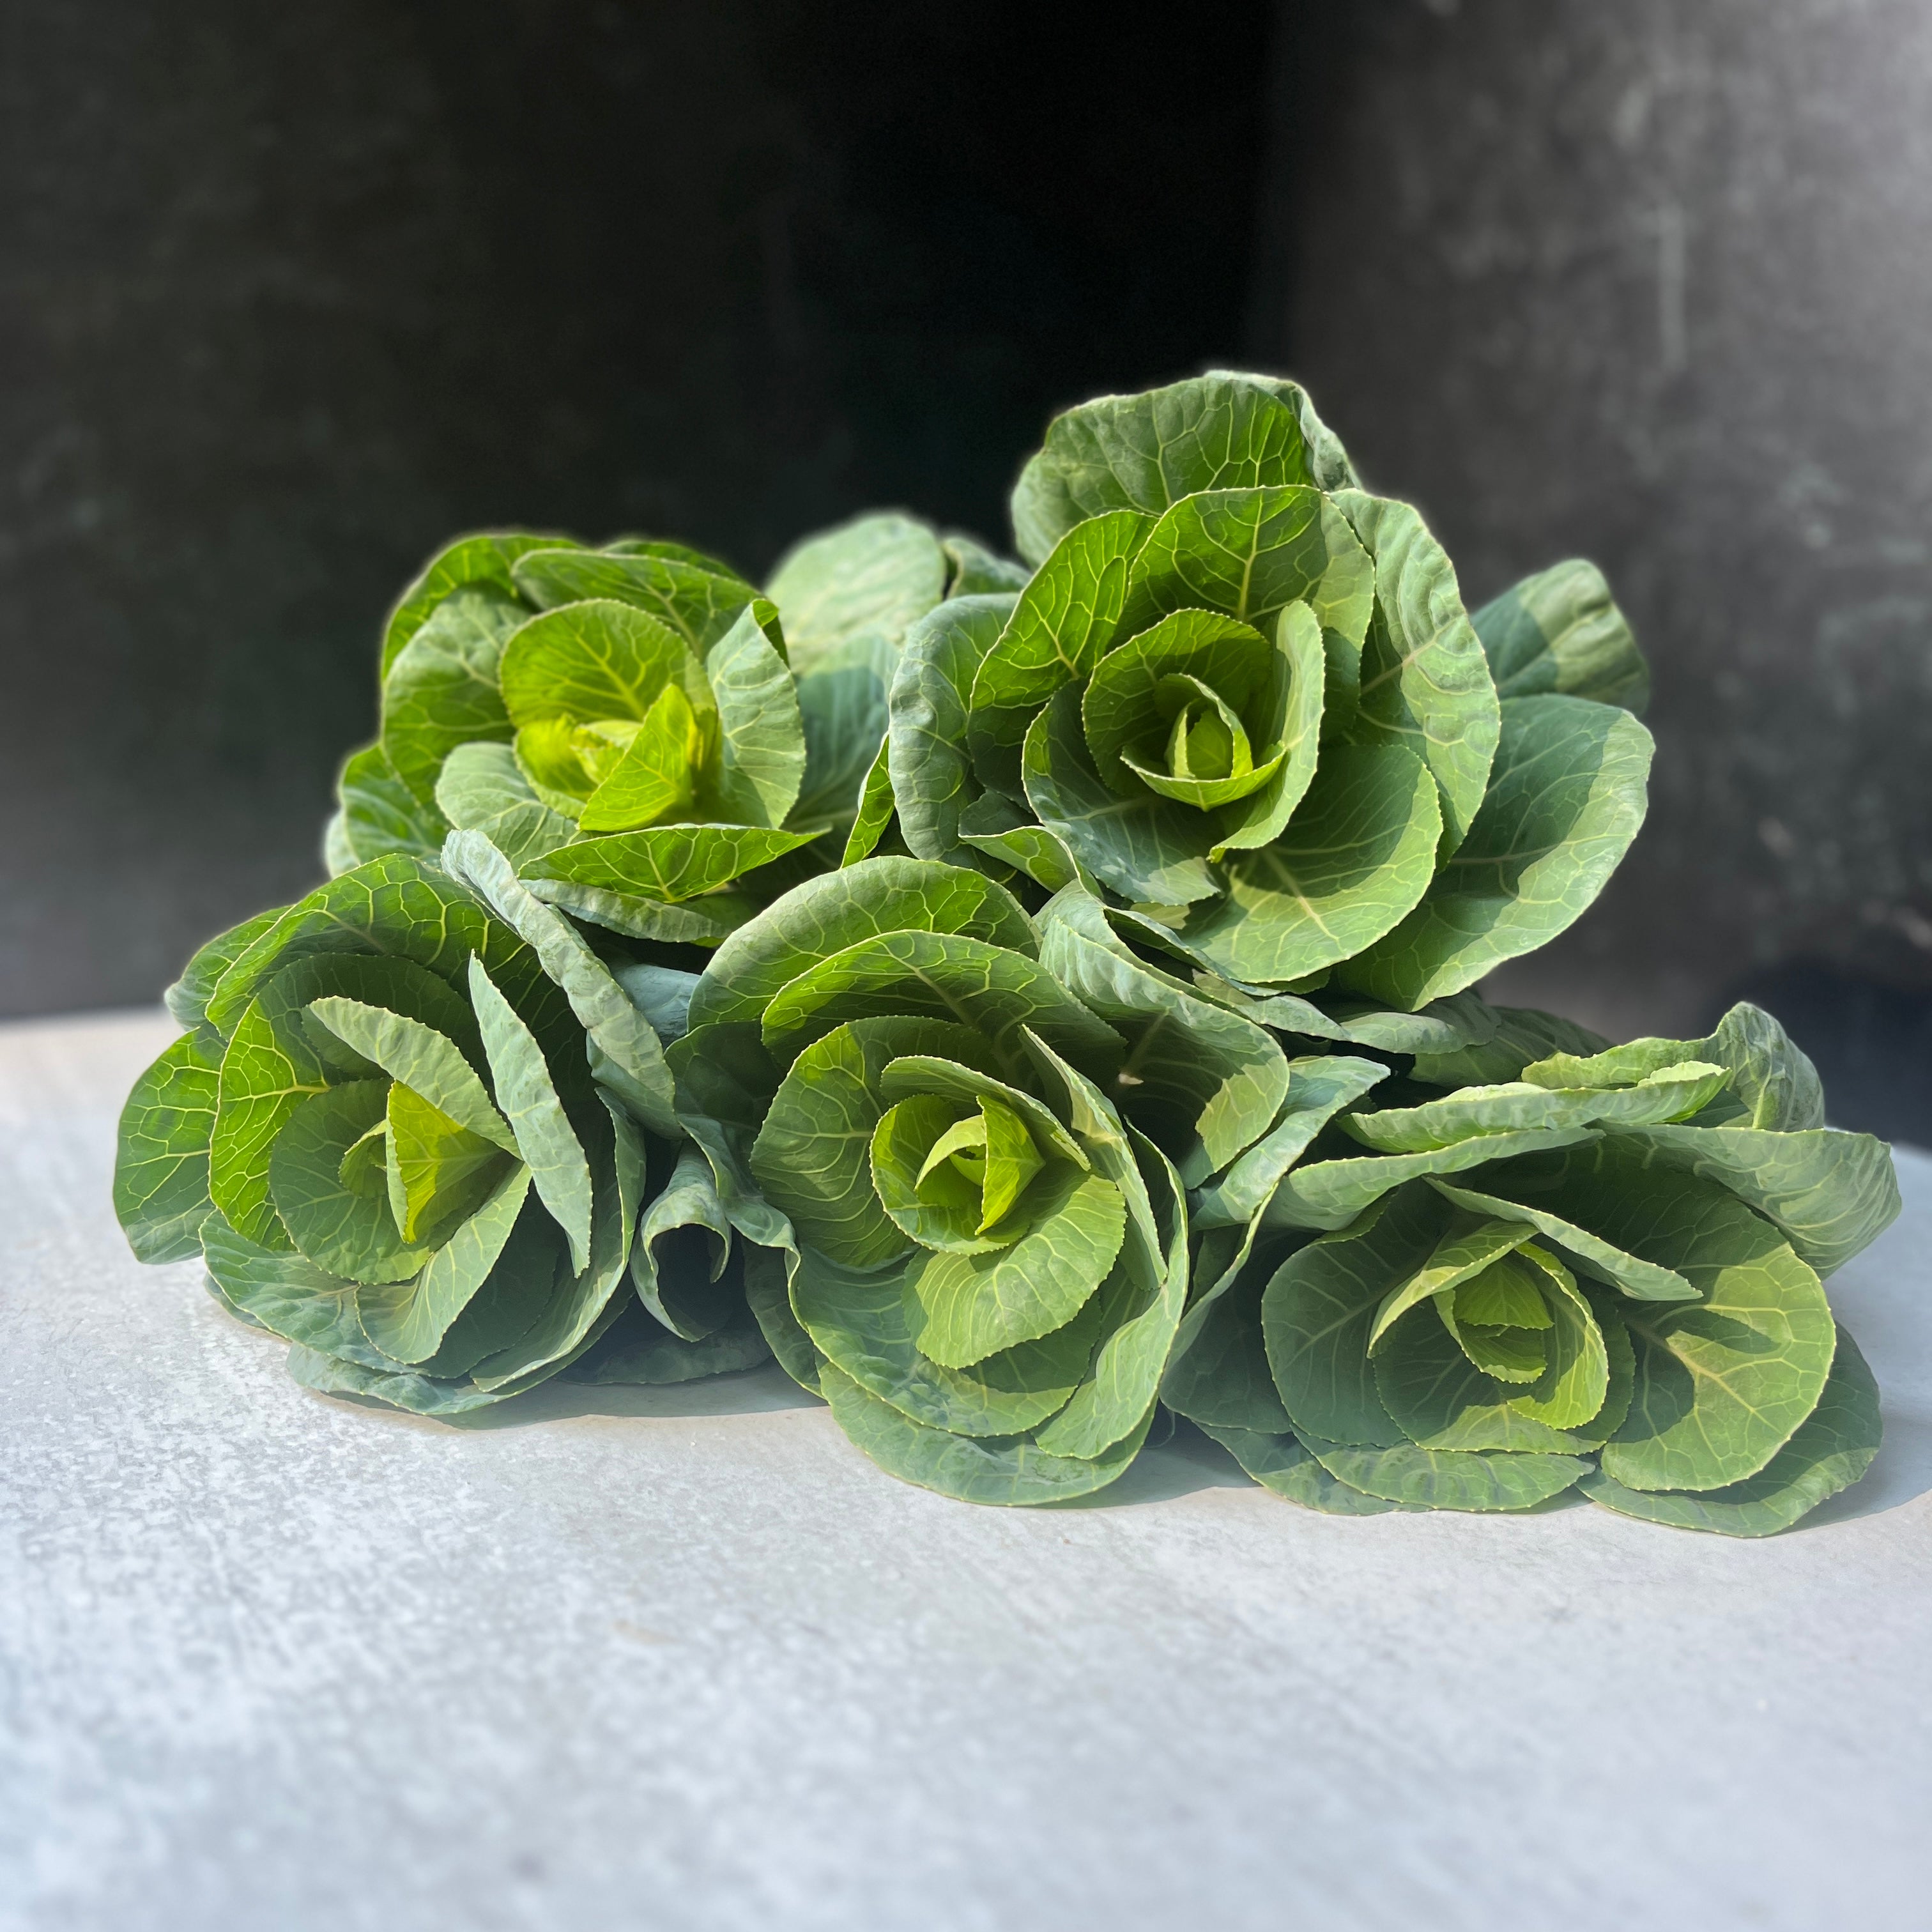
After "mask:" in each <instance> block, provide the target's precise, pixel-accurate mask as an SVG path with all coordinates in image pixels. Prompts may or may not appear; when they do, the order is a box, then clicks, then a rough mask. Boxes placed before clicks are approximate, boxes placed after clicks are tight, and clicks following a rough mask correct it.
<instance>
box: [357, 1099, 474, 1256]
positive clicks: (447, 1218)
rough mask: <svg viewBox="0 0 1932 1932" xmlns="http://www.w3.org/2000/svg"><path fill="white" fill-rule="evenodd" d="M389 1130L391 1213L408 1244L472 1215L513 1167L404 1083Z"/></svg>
mask: <svg viewBox="0 0 1932 1932" xmlns="http://www.w3.org/2000/svg"><path fill="white" fill-rule="evenodd" d="M384 1126H385V1127H386V1130H387V1132H386V1144H387V1145H386V1155H387V1160H386V1175H385V1178H386V1181H387V1184H388V1188H389V1208H390V1211H391V1212H392V1214H394V1215H395V1218H396V1226H397V1228H398V1229H399V1230H400V1232H401V1235H402V1237H403V1238H404V1241H416V1240H419V1239H422V1238H428V1236H429V1235H431V1234H432V1233H433V1232H434V1230H436V1229H438V1228H440V1227H441V1226H444V1225H445V1224H446V1223H449V1222H451V1221H453V1220H457V1219H458V1218H459V1217H461V1216H463V1215H464V1214H470V1213H473V1212H474V1211H475V1209H476V1208H478V1207H479V1206H480V1205H481V1203H482V1202H483V1200H484V1197H485V1196H487V1194H488V1193H489V1192H490V1189H491V1188H492V1187H493V1186H495V1184H496V1181H498V1179H499V1178H500V1177H501V1175H502V1172H503V1170H504V1169H505V1168H506V1167H508V1166H509V1165H510V1162H511V1157H510V1156H509V1155H508V1154H505V1152H504V1151H502V1148H499V1147H496V1146H494V1145H492V1144H491V1143H490V1142H488V1141H487V1140H485V1139H484V1138H483V1136H481V1134H475V1133H471V1132H470V1131H469V1129H468V1128H467V1127H460V1126H458V1124H457V1123H456V1122H455V1121H452V1119H451V1118H449V1115H447V1114H446V1113H444V1112H442V1111H441V1110H440V1109H438V1108H436V1107H434V1106H431V1104H430V1103H429V1102H428V1101H427V1100H425V1099H424V1098H423V1097H422V1095H421V1094H418V1093H417V1092H416V1091H415V1090H414V1089H413V1088H408V1087H405V1086H404V1085H403V1084H402V1082H401V1081H397V1082H395V1083H393V1084H392V1085H391V1087H390V1088H389V1109H388V1116H387V1119H386V1122H385V1123H384ZM377 1131H380V1130H377ZM358 1145H361V1143H358ZM355 1151H356V1150H355V1149H353V1148H352V1149H351V1150H350V1154H351V1155H352V1156H353V1154H354V1153H355ZM344 1166H345V1168H346V1167H347V1162H346V1161H345V1163H344ZM344 1180H345V1181H347V1174H346V1173H345V1175H344Z"/></svg>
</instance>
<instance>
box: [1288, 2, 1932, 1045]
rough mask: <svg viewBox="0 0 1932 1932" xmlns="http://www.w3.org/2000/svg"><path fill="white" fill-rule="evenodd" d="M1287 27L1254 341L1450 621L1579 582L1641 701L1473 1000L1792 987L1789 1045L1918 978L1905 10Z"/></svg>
mask: <svg viewBox="0 0 1932 1932" xmlns="http://www.w3.org/2000/svg"><path fill="white" fill-rule="evenodd" d="M1291 17H1292V22H1293V24H1294V26H1295V29H1296V31H1295V32H1294V33H1292V34H1289V35H1288V36H1286V37H1284V39H1283V42H1282V55H1283V58H1282V65H1281V67H1280V71H1279V73H1278V74H1277V98H1278V100H1279V101H1280V107H1279V108H1278V110H1277V117H1276V122H1277V128H1278V129H1279V130H1281V131H1282V133H1283V136H1285V138H1284V139H1283V141H1282V142H1281V148H1280V154H1279V156H1278V163H1279V165H1280V169H1281V172H1280V175H1279V177H1278V179H1277V189H1278V190H1279V194H1280V199H1279V201H1278V203H1277V206H1278V208H1279V211H1280V212H1279V216H1278V219H1277V222H1276V223H1275V226H1274V228H1273V229H1272V231H1271V242H1270V245H1269V254H1270V258H1271V266H1270V268H1269V269H1268V273H1267V274H1266V275H1264V276H1263V277H1262V278H1260V279H1259V281H1258V283H1257V288H1258V291H1259V302H1260V306H1259V308H1258V310H1257V313H1256V321H1255V341H1256V347H1257V349H1258V350H1259V351H1260V352H1261V353H1277V354H1280V355H1281V356H1283V357H1284V358H1285V359H1288V360H1289V361H1290V362H1292V365H1293V366H1294V368H1295V370H1296V371H1297V373H1298V374H1301V376H1302V377H1304V378H1305V379H1306V380H1307V381H1308V382H1309V383H1310V385H1311V386H1312V387H1313V390H1314V392H1315V394H1316V397H1317V398H1318V400H1319V403H1320V404H1321V407H1322V410H1323V412H1324V413H1325V415H1326V416H1327V417H1328V419H1329V421H1331V422H1332V423H1334V425H1336V426H1337V428H1338V429H1339V430H1340V432H1341V434H1343V437H1344V438H1345V439H1346V441H1347V442H1348V443H1349V447H1350V449H1351V450H1352V452H1354V453H1355V455H1356V457H1357V458H1358V461H1359V462H1360V463H1361V464H1362V466H1363V467H1364V469H1365V470H1366V471H1367V473H1368V475H1369V476H1370V478H1371V480H1372V481H1373V482H1374V483H1375V484H1376V485H1377V486H1378V487H1381V488H1382V489H1385V490H1388V491H1391V492H1392V493H1400V494H1404V495H1408V496H1412V497H1413V498H1414V499H1416V500H1417V501H1418V502H1421V504H1422V505H1424V507H1425V508H1427V511H1428V512H1429V514H1430V517H1431V518H1432V520H1433V521H1434V522H1435V523H1436V526H1438V528H1439V529H1440V530H1441V532H1442V535H1443V536H1444V538H1445V540H1446V541H1447V542H1448V545H1449V547H1450V550H1451V553H1452V554H1453V555H1454V556H1455V558H1456V559H1457V563H1458V565H1459V568H1460V571H1461V574H1462V577H1463V584H1464V588H1465V590H1466V593H1467V594H1468V595H1469V598H1470V600H1471V601H1472V603H1473V602H1474V601H1477V600H1478V599H1480V598H1484V597H1487V596H1488V595H1490V594H1492V593H1493V592H1495V591H1496V589H1499V588H1500V587H1502V586H1503V585H1504V584H1505V583H1508V581H1510V580H1511V579H1512V578H1514V577H1516V576H1517V575H1518V574H1520V573H1522V572H1524V571H1528V570H1530V569H1532V568H1536V567H1538V566H1539V565H1542V564H1544V563H1545V562H1550V561H1553V560H1554V559H1556V558H1558V557H1559V556H1564V555H1566V554H1571V553H1578V552H1581V553H1585V554H1588V555H1590V556H1595V557H1596V558H1597V559H1598V560H1599V561H1600V562H1602V563H1603V564H1604V566H1605V568H1607V570H1608V571H1609V572H1610V577H1611V580H1612V582H1613V585H1614V586H1615V587H1616V589H1617V591H1618V593H1619V596H1620V597H1621V598H1622V601H1623V603H1624V604H1625V607H1626V609H1627V610H1628V611H1629V613H1630V614H1631V617H1632V619H1633V620H1634V622H1635V624H1636V625H1637V630H1638V633H1639V634H1640V637H1641V639H1642V640H1643V643H1644V644H1645V646H1646V648H1647V649H1648V650H1649V654H1650V656H1651V658H1652V662H1653V664H1655V667H1656V673H1657V697H1656V701H1655V705H1654V706H1653V707H1652V712H1651V714H1650V718H1649V721H1650V723H1651V724H1652V728H1653V729H1654V730H1655V732H1656V734H1657V736H1658V760H1657V766H1656V772H1655V781H1654V783H1653V787H1652V810H1651V815H1650V820H1649V826H1648V828H1647V829H1646V831H1645V832H1644V834H1643V838H1641V840H1640V841H1639V844H1638V845H1637V848H1636V850H1635V851H1634V853H1633V854H1632V855H1631V857H1630V859H1628V860H1627V861H1626V862H1625V866H1624V868H1623V869H1622V872H1621V873H1620V874H1619V876H1618V877H1617V879H1616V880H1615V881H1614V882H1613V886H1612V887H1611V889H1610V892H1608V893H1607V895H1605V897H1604V900H1603V901H1601V904H1600V905H1599V907H1598V909H1597V910H1595V912H1594V913H1592V914H1591V915H1589V917H1588V918H1586V920H1585V921H1584V922H1583V923H1582V924H1581V925H1580V926H1579V927H1578V928H1577V929H1576V930H1575V931H1574V933H1573V934H1572V935H1571V936H1570V937H1569V938H1568V939H1566V940H1565V941H1563V942H1562V943H1560V944H1559V945H1558V946H1557V947H1553V948H1552V949H1550V951H1549V952H1548V953H1547V954H1545V955H1544V956H1542V957H1541V958H1540V959H1538V960H1537V961H1536V962H1534V963H1533V964H1530V965H1524V966H1523V967H1520V968H1515V969H1513V970H1512V971H1509V972H1508V973H1505V974H1503V975H1502V976H1499V981H1498V983H1497V984H1498V986H1499V988H1500V989H1502V990H1503V991H1505V992H1514V994H1516V995H1518V996H1519V997H1523V996H1527V997H1529V998H1542V999H1547V1000H1548V1001H1550V1003H1552V1004H1565V1005H1567V1006H1568V1007H1570V1008H1571V1009H1572V1010H1578V1009H1580V1008H1581V1009H1583V1010H1584V1011H1585V1013H1586V1014H1594V1015H1595V1016H1597V1017H1598V1019H1599V1020H1600V1022H1601V1023H1603V1024H1604V1025H1607V1027H1608V1028H1609V1029H1610V1030H1611V1031H1616V1032H1618V1033H1620V1034H1628V1033H1634V1032H1637V1031H1649V1030H1653V1029H1658V1028H1664V1029H1670V1028H1679V1027H1689V1026H1693V1025H1697V1024H1698V1023H1699V1022H1700V1021H1701V1020H1702V1019H1704V1018H1705V1017H1706V1016H1707V1015H1708V1014H1709V1012H1710V1010H1711V1008H1712V1005H1713V1004H1714V1003H1715V1001H1718V1000H1719V999H1720V998H1722V997H1723V996H1724V995H1725V994H1726V993H1727V992H1729V991H1730V990H1732V989H1734V988H1737V987H1739V986H1744V987H1748V988H1755V987H1757V986H1770V987H1771V988H1772V989H1774V991H1775V989H1777V987H1778V986H1780V985H1784V986H1787V993H1788V997H1790V998H1792V999H1794V1000H1799V1001H1800V1004H1803V1003H1804V1001H1809V1002H1810V1004H1811V1007H1814V1008H1815V1009H1816V1010H1817V1014H1818V1016H1819V1017H1818V1018H1817V1019H1816V1020H1815V1021H1814V1035H1815V1034H1816V1032H1817V1029H1818V1028H1827V1029H1829V1026H1830V1025H1832V1024H1833V1023H1834V1022H1833V1020H1832V1006H1833V1001H1834V998H1835V995H1833V993H1832V988H1833V987H1834V986H1841V987H1842V986H1845V985H1848V984H1850V983H1852V982H1853V981H1855V980H1864V981H1870V982H1876V983H1879V984H1880V985H1881V986H1894V987H1897V988H1902V989H1906V990H1907V991H1909V989H1913V988H1923V987H1924V986H1926V985H1927V983H1928V982H1932V9H1928V8H1927V7H1926V6H1925V5H1924V4H1923V0H1776V4H1774V5H1766V4H1765V0H1699V4H1698V5H1694V6H1686V5H1682V3H1681V0H1619V4H1618V5H1615V6H1606V5H1602V4H1601V0H1462V4H1460V5H1458V4H1457V0H1436V4H1433V5H1421V4H1418V0H1358V4H1357V5H1354V6H1352V7H1348V8H1338V7H1330V8H1322V7H1299V8H1295V9H1293V10H1292V13H1291ZM1794 958H1797V959H1808V960H1811V961H1813V962H1817V964H1816V965H1814V967H1812V968H1808V969H1807V971H1808V973H1809V975H1810V977H1809V979H1808V980H1807V981H1806V984H1807V985H1808V986H1810V988H1811V991H1810V992H1808V993H1805V994H1804V995H1803V996H1802V999H1801V998H1800V995H1799V994H1797V993H1790V992H1789V990H1788V989H1789V987H1790V985H1792V984H1793V982H1792V981H1791V980H1790V974H1789V973H1788V972H1787V973H1786V974H1784V975H1783V976H1781V975H1780V974H1779V973H1778V972H1777V971H1774V970H1772V969H1773V968H1774V967H1775V962H1779V961H1781V960H1790V959H1794ZM1838 1004H1840V1005H1841V1006H1842V1005H1843V1001H1839V1002H1838ZM1899 1010H1900V1011H1901V1012H1905V1013H1909V1012H1911V1011H1912V1010H1914V1009H1912V1007H1911V1006H1910V1003H1909V1001H1907V1003H1906V1006H1905V1007H1902V1008H1900V1009H1899ZM1917 1010H1918V1011H1920V1012H1922V1011H1923V1009H1922V1008H1920V1009H1917ZM1886 1024H1887V1025H1888V1026H1889V1027H1891V1035H1890V1040H1889V1046H1888V1051H1889V1052H1891V1055H1893V1057H1894V1071H1895V1069H1896V1064H1897V1061H1896V1056H1897V1053H1898V1052H1899V1051H1900V1048H1901V1047H1902V1046H1903V1044H1904V1041H1903V1037H1902V1035H1901V1034H1900V1031H1899V1028H1900V1025H1902V1024H1903V1022H1899V1021H1897V1020H1896V1019H1894V1020H1892V1021H1888V1022H1886ZM1923 1031H1925V1029H1924V1028H1921V1032H1923ZM1826 1045H1827V1046H1829V1042H1826ZM1924 1049H1925V1043H1924V1042H1923V1041H1921V1043H1920V1049H1919V1051H1920V1052H1921V1056H1922V1057H1924ZM1924 1073H1926V1075H1927V1076H1928V1077H1932V1057H1928V1058H1927V1064H1926V1066H1925V1067H1924Z"/></svg>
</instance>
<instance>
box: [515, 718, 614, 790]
mask: <svg viewBox="0 0 1932 1932" xmlns="http://www.w3.org/2000/svg"><path fill="white" fill-rule="evenodd" d="M516 753H517V763H518V764H520V766H522V767H523V775H524V776H525V777H526V778H528V779H529V781H530V783H531V784H532V785H534V786H535V787H537V789H538V791H539V792H543V793H556V794H557V795H558V796H560V797H561V798H563V799H587V798H588V797H589V796H590V794H591V793H592V791H594V790H595V789H596V781H595V779H594V778H592V777H591V775H590V774H589V772H587V771H586V770H585V769H584V768H583V759H582V757H580V756H579V755H578V751H577V727H576V726H575V725H574V724H572V723H571V721H570V720H569V719H568V718H538V719H537V720H536V721H535V722H534V723H532V724H526V725H524V726H523V727H522V729H521V730H519V731H518V732H517V742H516Z"/></svg>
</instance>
